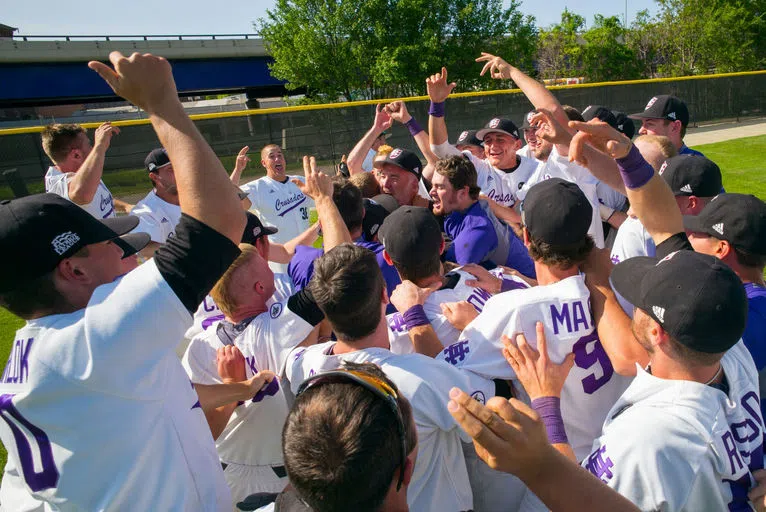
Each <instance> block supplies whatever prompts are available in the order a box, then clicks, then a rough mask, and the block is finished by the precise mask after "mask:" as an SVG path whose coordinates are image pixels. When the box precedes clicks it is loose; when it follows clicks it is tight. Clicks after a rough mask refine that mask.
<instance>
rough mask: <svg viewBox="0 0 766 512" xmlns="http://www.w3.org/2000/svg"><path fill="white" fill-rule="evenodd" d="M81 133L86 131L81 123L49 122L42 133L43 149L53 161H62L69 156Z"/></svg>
mask: <svg viewBox="0 0 766 512" xmlns="http://www.w3.org/2000/svg"><path fill="white" fill-rule="evenodd" d="M81 133H86V132H85V128H83V127H82V126H80V125H79V124H49V125H48V126H46V127H45V128H43V131H42V133H41V134H40V135H41V138H42V142H43V151H45V154H46V155H48V158H50V159H51V160H52V161H53V163H56V162H60V161H62V160H64V159H65V158H66V157H67V155H68V154H69V152H70V151H71V150H72V147H73V146H74V143H75V141H77V137H78V136H79V135H80V134H81Z"/></svg>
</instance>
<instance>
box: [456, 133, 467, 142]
mask: <svg viewBox="0 0 766 512" xmlns="http://www.w3.org/2000/svg"><path fill="white" fill-rule="evenodd" d="M467 138H468V131H464V132H463V133H461V134H460V137H458V138H457V141H458V142H463V141H464V140H465V139H467Z"/></svg>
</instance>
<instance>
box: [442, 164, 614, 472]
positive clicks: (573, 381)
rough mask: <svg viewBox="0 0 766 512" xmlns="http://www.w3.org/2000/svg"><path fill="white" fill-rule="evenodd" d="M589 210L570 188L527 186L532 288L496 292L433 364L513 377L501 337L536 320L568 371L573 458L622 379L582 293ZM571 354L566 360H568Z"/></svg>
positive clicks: (565, 407) (565, 399) (529, 330)
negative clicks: (533, 274) (568, 362)
mask: <svg viewBox="0 0 766 512" xmlns="http://www.w3.org/2000/svg"><path fill="white" fill-rule="evenodd" d="M591 213H592V208H591V206H590V203H589V202H588V200H587V198H586V197H585V195H584V194H583V193H582V191H581V190H580V189H579V187H577V185H575V184H574V183H571V182H568V181H565V180H561V179H557V178H551V179H550V180H545V181H543V182H541V183H539V184H537V185H535V186H534V187H532V189H530V191H529V194H528V195H527V198H526V199H525V201H524V208H523V216H524V226H525V227H524V231H523V234H524V242H525V244H526V245H527V247H528V248H529V250H530V254H531V255H532V258H533V259H534V260H535V268H536V270H537V277H538V280H539V285H538V286H535V287H532V288H527V289H519V290H511V291H509V292H505V293H500V294H498V295H496V296H494V297H492V298H491V299H489V300H488V301H487V303H486V304H485V305H484V310H483V311H482V312H481V314H479V316H477V317H476V318H475V319H474V320H473V321H472V322H471V323H470V324H468V326H467V327H466V328H465V329H464V330H463V332H462V334H461V335H460V340H459V341H458V342H457V343H455V344H453V345H450V346H449V347H447V348H446V349H445V350H444V351H443V352H442V353H441V354H440V355H439V356H437V358H438V359H441V360H443V361H446V362H448V363H450V364H453V365H455V366H457V367H459V368H462V369H465V370H470V371H472V372H477V373H479V374H480V375H482V376H485V377H488V378H502V379H515V374H514V372H513V371H512V369H511V368H510V367H509V366H508V365H507V364H506V362H505V361H504V360H503V358H502V356H501V350H502V343H501V341H500V340H501V337H502V335H507V336H511V335H513V334H515V333H520V332H523V333H524V334H525V335H526V336H527V338H528V339H533V336H530V334H533V333H535V324H536V322H537V321H542V322H543V323H544V325H545V333H546V336H547V337H548V339H549V342H548V355H549V356H550V358H551V360H553V361H555V362H557V363H560V362H562V361H564V360H565V359H568V358H573V360H574V364H575V367H574V368H573V369H572V371H571V373H570V374H569V377H568V378H567V380H566V383H565V384H564V390H563V392H562V395H561V408H562V414H563V417H564V426H565V427H566V432H567V435H568V436H569V439H570V441H571V444H572V447H573V448H574V451H575V453H576V454H577V456H578V457H579V458H582V457H584V456H585V455H587V454H588V453H589V450H590V447H591V444H592V442H593V439H595V437H596V436H597V435H598V434H599V433H600V431H601V430H600V429H601V424H602V423H603V421H604V419H605V418H606V414H607V412H608V411H609V409H610V408H611V406H612V404H614V402H615V401H616V400H617V398H618V397H619V396H620V394H622V392H623V391H624V390H625V388H626V387H627V384H628V380H627V379H626V378H623V377H621V376H619V375H616V374H615V372H614V370H613V368H612V365H611V362H610V360H609V357H607V354H606V352H605V351H604V349H603V347H602V346H601V343H600V341H599V338H598V333H597V332H596V329H595V325H594V323H593V317H592V315H591V312H590V306H589V296H590V294H589V292H588V289H587V288H586V286H585V279H584V276H583V275H581V274H580V271H579V267H578V265H579V264H581V263H582V262H583V261H584V259H585V256H586V255H587V254H588V253H589V252H590V250H591V249H592V248H593V241H592V240H591V239H590V238H589V237H588V236H587V232H588V226H589V224H590V218H591ZM570 354H573V355H570Z"/></svg>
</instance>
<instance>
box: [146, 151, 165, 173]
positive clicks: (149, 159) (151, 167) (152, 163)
mask: <svg viewBox="0 0 766 512" xmlns="http://www.w3.org/2000/svg"><path fill="white" fill-rule="evenodd" d="M169 163H170V157H169V156H168V152H167V151H165V148H157V149H153V150H151V151H150V152H149V154H148V155H146V158H145V159H144V167H146V170H147V171H148V172H156V171H157V169H159V168H160V167H164V166H166V165H168V164H169Z"/></svg>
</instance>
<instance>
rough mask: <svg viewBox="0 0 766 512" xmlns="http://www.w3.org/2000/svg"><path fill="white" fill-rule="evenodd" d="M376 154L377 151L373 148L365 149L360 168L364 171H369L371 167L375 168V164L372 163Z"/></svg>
mask: <svg viewBox="0 0 766 512" xmlns="http://www.w3.org/2000/svg"><path fill="white" fill-rule="evenodd" d="M377 154H378V152H377V151H375V150H374V149H370V150H368V151H367V156H365V157H364V161H363V162H362V170H363V171H364V172H370V171H372V170H373V169H375V166H374V165H373V163H374V162H375V156H376V155H377Z"/></svg>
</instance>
